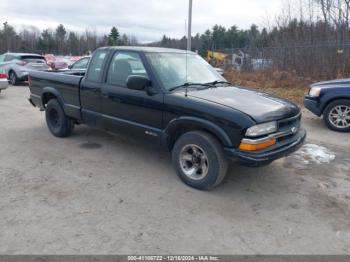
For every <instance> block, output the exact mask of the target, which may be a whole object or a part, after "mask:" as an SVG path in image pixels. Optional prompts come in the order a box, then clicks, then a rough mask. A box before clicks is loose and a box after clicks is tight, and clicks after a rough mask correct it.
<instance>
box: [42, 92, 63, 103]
mask: <svg viewBox="0 0 350 262" xmlns="http://www.w3.org/2000/svg"><path fill="white" fill-rule="evenodd" d="M51 99H57V101H58V102H59V103H60V104H61V106H63V105H64V102H63V99H62V97H61V95H60V93H59V92H58V91H57V90H56V89H54V88H44V89H43V94H42V95H41V101H42V104H43V106H44V107H46V105H47V103H48V102H49V101H50V100H51Z"/></svg>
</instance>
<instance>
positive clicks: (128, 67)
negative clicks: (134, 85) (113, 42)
mask: <svg viewBox="0 0 350 262" xmlns="http://www.w3.org/2000/svg"><path fill="white" fill-rule="evenodd" d="M130 75H140V76H147V72H146V69H145V67H144V65H143V63H142V60H141V57H140V55H139V54H138V53H135V52H118V53H116V54H114V56H113V59H112V61H111V64H110V66H109V69H108V74H107V84H110V85H116V86H120V87H126V81H127V79H128V77H129V76H130Z"/></svg>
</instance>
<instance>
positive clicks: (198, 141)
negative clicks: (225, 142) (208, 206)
mask: <svg viewBox="0 0 350 262" xmlns="http://www.w3.org/2000/svg"><path fill="white" fill-rule="evenodd" d="M193 145H195V146H196V147H198V148H200V151H203V152H204V154H205V156H206V157H205V159H206V160H205V161H204V162H205V163H207V165H204V166H207V167H208V168H207V172H205V173H206V175H205V176H204V177H203V178H201V175H204V173H203V172H204V171H203V169H202V171H201V172H202V174H199V176H198V177H197V179H192V178H191V177H189V176H188V175H186V174H185V172H184V168H185V167H182V164H181V163H183V162H181V159H182V157H181V156H182V154H183V152H186V149H187V148H190V147H191V146H193ZM189 150H190V151H191V149H189ZM187 153H188V152H187ZM192 156H193V155H192ZM172 162H173V165H174V168H175V171H176V173H177V175H178V176H179V177H180V179H181V180H182V181H183V182H184V183H185V184H187V185H189V186H191V187H193V188H197V189H200V190H209V189H212V188H214V187H216V186H217V185H219V184H220V183H221V182H222V180H223V179H224V178H225V175H226V173H227V169H228V161H227V158H226V156H225V154H224V152H223V149H222V145H221V144H220V143H219V141H218V140H217V139H216V138H215V137H214V136H212V135H211V134H208V133H206V132H202V131H191V132H188V133H185V134H183V135H182V136H181V137H180V138H179V139H178V140H177V141H176V143H175V145H174V148H173V151H172ZM190 162H191V161H189V163H190ZM200 162H202V161H200ZM199 173H200V172H199Z"/></svg>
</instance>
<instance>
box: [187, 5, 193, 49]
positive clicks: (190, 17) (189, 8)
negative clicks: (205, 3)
mask: <svg viewBox="0 0 350 262" xmlns="http://www.w3.org/2000/svg"><path fill="white" fill-rule="evenodd" d="M191 31H192V0H189V7H188V30H187V50H189V51H191V45H192V34H191Z"/></svg>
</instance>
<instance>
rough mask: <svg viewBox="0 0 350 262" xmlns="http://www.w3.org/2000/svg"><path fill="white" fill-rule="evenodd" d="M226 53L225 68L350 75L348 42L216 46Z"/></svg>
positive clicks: (313, 74) (323, 75)
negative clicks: (277, 45)
mask: <svg viewBox="0 0 350 262" xmlns="http://www.w3.org/2000/svg"><path fill="white" fill-rule="evenodd" d="M218 52H222V53H225V54H226V59H225V64H224V66H225V69H228V68H232V69H234V70H238V71H256V70H275V71H276V70H277V71H292V72H295V73H296V74H297V75H300V76H304V77H315V78H335V77H349V76H350V43H348V44H342V45H335V44H327V45H326V44H325V45H300V46H297V45H295V46H288V47H266V48H234V49H224V50H218Z"/></svg>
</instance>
